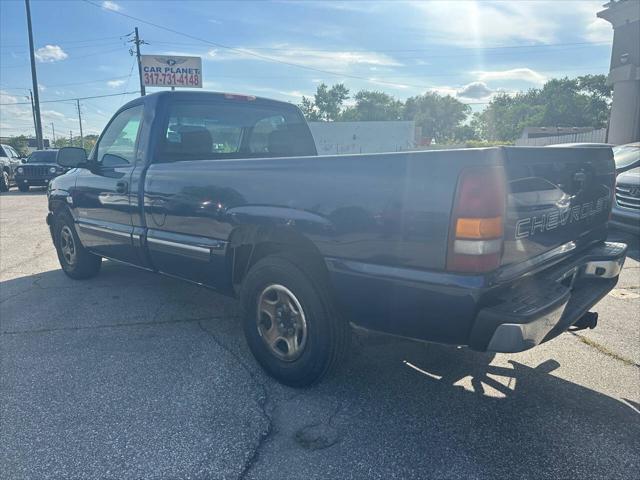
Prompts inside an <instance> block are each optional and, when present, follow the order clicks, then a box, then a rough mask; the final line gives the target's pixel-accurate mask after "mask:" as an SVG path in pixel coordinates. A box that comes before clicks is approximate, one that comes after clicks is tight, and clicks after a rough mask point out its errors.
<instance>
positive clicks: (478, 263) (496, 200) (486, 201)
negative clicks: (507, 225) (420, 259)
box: [447, 167, 506, 273]
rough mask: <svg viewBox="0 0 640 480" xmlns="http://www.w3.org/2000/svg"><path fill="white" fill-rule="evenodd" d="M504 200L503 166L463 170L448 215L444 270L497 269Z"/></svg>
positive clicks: (501, 238) (474, 270) (471, 271)
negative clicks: (449, 214)
mask: <svg viewBox="0 0 640 480" xmlns="http://www.w3.org/2000/svg"><path fill="white" fill-rule="evenodd" d="M505 203H506V198H505V175H504V170H503V169H502V167H473V168H468V169H465V170H463V171H462V173H461V174H460V178H459V179H458V188H457V190H456V199H455V203H454V205H453V213H452V218H451V230H450V232H449V239H450V240H449V254H448V256H447V270H451V271H456V272H468V273H477V272H488V271H491V270H495V269H496V268H498V266H499V265H500V257H501V255H502V243H503V233H504V232H503V229H504V211H505Z"/></svg>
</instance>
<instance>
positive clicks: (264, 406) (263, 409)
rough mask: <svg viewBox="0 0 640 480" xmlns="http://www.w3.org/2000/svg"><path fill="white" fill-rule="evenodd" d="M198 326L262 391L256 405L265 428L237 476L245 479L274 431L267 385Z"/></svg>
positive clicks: (233, 353)
mask: <svg viewBox="0 0 640 480" xmlns="http://www.w3.org/2000/svg"><path fill="white" fill-rule="evenodd" d="M198 326H199V327H200V329H201V330H202V331H203V332H205V333H206V334H207V335H209V336H210V337H211V339H212V340H213V341H214V342H215V343H216V344H217V345H218V346H219V347H220V348H222V349H223V350H224V351H225V352H227V353H228V354H229V355H231V356H232V357H233V358H234V360H235V361H236V362H237V363H238V364H239V365H240V367H242V369H243V370H244V371H245V372H246V373H247V374H248V375H249V377H250V378H251V380H252V381H253V382H254V383H255V384H256V385H257V386H258V387H260V389H261V390H262V395H260V396H259V397H258V398H257V401H256V403H257V404H258V407H259V409H260V413H261V414H262V416H263V418H264V419H265V420H266V423H267V426H266V428H265V429H264V430H263V431H262V432H261V434H260V438H259V439H258V442H257V444H256V445H254V446H253V449H252V452H250V454H249V456H248V458H247V460H246V461H245V463H244V465H243V466H242V469H241V470H240V474H239V475H238V480H242V479H244V478H247V475H249V473H250V472H251V469H252V468H253V467H254V465H255V464H256V463H257V461H258V457H259V455H260V450H261V449H262V448H263V446H264V445H265V443H266V442H267V441H268V440H269V439H270V438H271V436H272V435H273V433H274V431H275V430H274V422H273V417H272V415H271V413H270V412H269V411H268V410H269V405H270V402H271V400H270V396H269V391H268V388H267V384H266V383H265V382H261V381H260V380H258V378H257V375H256V374H255V373H254V372H253V371H252V370H251V369H250V368H249V366H248V365H247V364H246V363H245V361H244V359H243V358H242V357H241V356H240V354H238V353H237V352H235V351H233V350H232V349H231V348H229V347H227V346H226V345H224V344H223V343H222V342H221V341H220V339H219V338H218V337H217V336H216V335H215V334H214V333H212V332H211V331H210V330H208V329H207V328H205V327H204V325H202V321H199V322H198Z"/></svg>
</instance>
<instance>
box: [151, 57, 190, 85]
mask: <svg viewBox="0 0 640 480" xmlns="http://www.w3.org/2000/svg"><path fill="white" fill-rule="evenodd" d="M140 63H141V64H142V82H143V83H144V85H145V86H146V87H185V88H202V59H201V58H200V57H173V56H166V55H140Z"/></svg>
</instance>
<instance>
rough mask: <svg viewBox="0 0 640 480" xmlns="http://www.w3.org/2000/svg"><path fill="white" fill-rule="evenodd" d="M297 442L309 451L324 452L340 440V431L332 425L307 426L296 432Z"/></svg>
mask: <svg viewBox="0 0 640 480" xmlns="http://www.w3.org/2000/svg"><path fill="white" fill-rule="evenodd" d="M295 438H296V442H298V444H300V446H301V447H302V448H305V449H307V450H322V449H324V448H329V447H330V446H331V445H335V444H336V443H338V440H340V435H339V434H338V430H336V429H335V428H333V427H332V426H330V425H326V424H320V425H307V426H306V427H302V428H301V429H300V430H298V431H297V432H296V435H295Z"/></svg>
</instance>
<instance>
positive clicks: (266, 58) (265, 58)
mask: <svg viewBox="0 0 640 480" xmlns="http://www.w3.org/2000/svg"><path fill="white" fill-rule="evenodd" d="M83 1H84V2H85V3H88V4H89V5H92V6H94V7H96V8H99V9H100V10H103V11H106V12H109V13H113V14H116V15H121V16H123V17H126V18H129V19H131V20H135V21H137V22H140V23H143V24H145V25H150V26H152V27H155V28H159V29H161V30H165V31H167V32H171V33H174V34H176V35H181V36H183V37H186V38H191V39H192V40H197V41H199V42H203V43H205V44H208V45H212V46H214V47H218V48H222V49H225V50H229V51H231V52H235V53H237V54H240V55H248V56H251V57H255V58H258V59H260V60H263V61H267V62H273V63H279V64H281V65H288V66H290V67H296V68H301V69H303V70H309V71H312V72H318V73H325V74H327V75H333V76H336V77H343V78H354V79H358V80H364V81H366V82H370V83H378V84H388V85H394V83H392V82H384V81H376V82H372V81H371V80H370V79H369V78H366V77H361V76H359V75H353V74H346V73H339V72H332V71H330V70H324V69H322V68H315V67H310V66H307V65H301V64H299V63H295V62H289V61H286V60H280V59H277V58H273V57H269V56H267V55H262V54H260V53H255V52H251V51H248V50H243V49H239V48H235V47H230V46H228V45H224V44H222V43H217V42H212V41H210V40H206V39H204V38H200V37H196V36H195V35H189V34H188V33H184V32H180V31H178V30H174V29H172V28H169V27H165V26H163V25H159V24H157V23H154V22H149V21H147V20H143V19H142V18H138V17H134V16H133V15H129V14H127V13H124V12H118V11H116V10H104V9H103V8H102V6H101V5H98V4H97V3H94V2H92V1H90V0H83ZM407 86H410V87H411V86H413V87H416V88H428V87H424V86H418V85H407Z"/></svg>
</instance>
